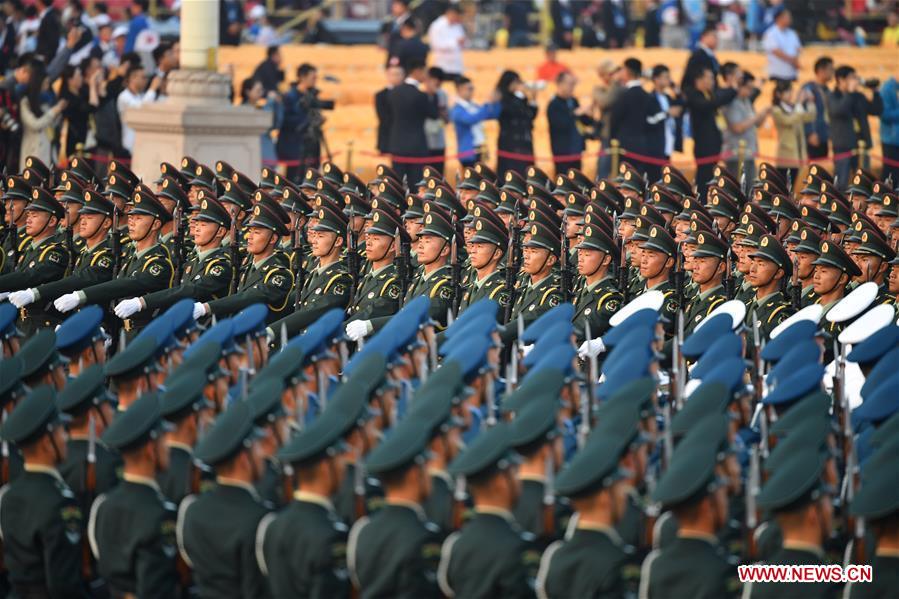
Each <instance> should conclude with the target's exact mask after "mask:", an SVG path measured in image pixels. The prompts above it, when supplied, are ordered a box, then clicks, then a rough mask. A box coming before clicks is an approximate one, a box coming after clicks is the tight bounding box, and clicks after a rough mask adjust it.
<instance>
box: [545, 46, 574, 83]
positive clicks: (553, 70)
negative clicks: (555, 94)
mask: <svg viewBox="0 0 899 599" xmlns="http://www.w3.org/2000/svg"><path fill="white" fill-rule="evenodd" d="M558 50H559V48H558V47H557V46H556V45H555V44H554V43H553V42H549V43H548V44H546V49H545V51H544V54H545V56H546V60H544V61H543V63H542V64H541V65H540V66H539V67H537V81H556V80H557V79H558V78H559V75H561V74H562V73H567V72H569V71H570V70H571V69H569V68H568V67H567V66H566V65H565V64H563V63H561V62H559V61H558V59H557V55H558Z"/></svg>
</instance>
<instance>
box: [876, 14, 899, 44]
mask: <svg viewBox="0 0 899 599" xmlns="http://www.w3.org/2000/svg"><path fill="white" fill-rule="evenodd" d="M880 46H881V47H882V48H899V12H896V11H895V10H891V11H890V12H888V13H887V26H886V27H884V28H883V33H881V35H880Z"/></svg>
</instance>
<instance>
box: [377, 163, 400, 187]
mask: <svg viewBox="0 0 899 599" xmlns="http://www.w3.org/2000/svg"><path fill="white" fill-rule="evenodd" d="M375 174H376V175H377V176H378V178H377V179H376V180H377V181H378V182H380V181H383V180H384V179H393V181H394V182H395V183H401V182H402V180H403V178H402V177H400V176H399V175H398V174H397V172H396V171H395V170H393V169H392V168H390V167H389V166H387V165H386V164H379V165H378V166H376V167H375Z"/></svg>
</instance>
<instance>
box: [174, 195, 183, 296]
mask: <svg viewBox="0 0 899 599" xmlns="http://www.w3.org/2000/svg"><path fill="white" fill-rule="evenodd" d="M183 216H184V215H183V208H182V207H181V203H180V202H179V203H178V204H176V205H175V210H174V214H173V218H172V220H173V221H174V223H173V228H172V243H173V244H174V245H175V255H174V256H172V260H173V262H174V266H175V283H176V284H180V283H181V277H183V276H184V228H183V227H182V222H181V219H182V218H183Z"/></svg>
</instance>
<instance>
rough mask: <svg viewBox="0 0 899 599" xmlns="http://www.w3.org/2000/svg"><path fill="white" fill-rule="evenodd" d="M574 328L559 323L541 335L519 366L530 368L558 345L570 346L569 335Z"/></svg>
mask: <svg viewBox="0 0 899 599" xmlns="http://www.w3.org/2000/svg"><path fill="white" fill-rule="evenodd" d="M573 331H574V327H573V326H572V325H571V323H565V324H563V323H559V326H558V327H557V328H555V329H551V330H549V331H546V332H545V333H543V335H541V336H540V339H538V340H537V343H535V344H534V347H532V348H531V351H530V352H529V353H528V355H526V356H525V357H524V359H523V360H522V361H521V365H522V366H524V367H525V368H530V367H532V366H533V365H534V364H536V363H537V362H539V361H540V360H541V359H542V358H544V357H545V356H546V355H547V352H548V351H551V350H552V349H553V348H555V347H557V346H559V345H571V334H572V332H573Z"/></svg>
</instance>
